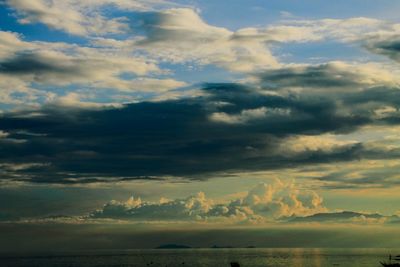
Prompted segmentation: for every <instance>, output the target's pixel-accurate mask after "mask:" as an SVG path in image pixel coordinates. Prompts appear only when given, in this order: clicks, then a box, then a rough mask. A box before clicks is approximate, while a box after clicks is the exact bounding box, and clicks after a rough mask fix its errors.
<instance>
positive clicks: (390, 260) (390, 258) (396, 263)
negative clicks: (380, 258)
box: [380, 255, 400, 267]
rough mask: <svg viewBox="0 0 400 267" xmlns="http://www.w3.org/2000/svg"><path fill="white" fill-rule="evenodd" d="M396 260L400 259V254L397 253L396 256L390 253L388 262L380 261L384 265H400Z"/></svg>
mask: <svg viewBox="0 0 400 267" xmlns="http://www.w3.org/2000/svg"><path fill="white" fill-rule="evenodd" d="M394 261H400V255H397V256H395V257H394V258H393V257H392V255H389V261H388V262H380V263H381V265H382V266H383V267H400V263H398V262H394Z"/></svg>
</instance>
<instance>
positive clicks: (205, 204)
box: [90, 180, 326, 223]
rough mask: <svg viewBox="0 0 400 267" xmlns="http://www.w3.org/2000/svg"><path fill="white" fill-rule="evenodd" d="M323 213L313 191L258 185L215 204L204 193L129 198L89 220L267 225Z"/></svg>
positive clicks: (284, 185) (290, 185)
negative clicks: (157, 198)
mask: <svg viewBox="0 0 400 267" xmlns="http://www.w3.org/2000/svg"><path fill="white" fill-rule="evenodd" d="M323 211H326V208H325V207H324V206H323V204H322V198H321V197H320V196H319V195H318V194H317V193H315V192H314V191H307V190H300V189H298V188H297V187H296V186H295V184H294V183H283V182H282V181H280V180H276V181H275V182H274V183H271V184H265V183H261V184H259V185H257V186H256V187H254V188H253V189H252V190H250V191H249V192H248V193H247V194H246V195H245V196H244V197H243V198H239V199H236V200H233V201H231V202H228V203H215V202H214V201H212V200H210V199H207V198H206V196H205V194H204V193H203V192H199V193H197V194H196V195H194V196H190V197H187V198H184V199H176V200H166V199H161V200H160V201H159V202H143V201H141V199H140V198H137V199H135V198H133V197H131V198H130V199H128V200H127V201H126V202H118V201H114V200H113V201H111V202H109V203H107V204H106V205H104V207H103V208H102V209H101V210H97V211H95V212H93V213H91V214H90V218H110V219H125V220H137V221H143V220H144V221H146V220H156V221H168V220H175V221H182V220H183V221H186V220H197V221H217V222H218V221H222V222H232V223H235V222H266V221H274V220H275V219H282V218H286V217H290V216H306V215H312V214H315V213H318V212H323Z"/></svg>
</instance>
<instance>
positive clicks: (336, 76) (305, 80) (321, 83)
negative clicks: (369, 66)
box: [259, 64, 360, 88]
mask: <svg viewBox="0 0 400 267" xmlns="http://www.w3.org/2000/svg"><path fill="white" fill-rule="evenodd" d="M259 77H260V78H261V80H262V81H263V83H264V84H266V85H270V86H271V87H273V88H282V87H283V88H285V87H288V86H296V87H297V86H301V87H320V88H321V87H322V88H329V87H342V88H346V87H348V86H355V85H359V84H360V82H359V81H358V78H359V75H358V74H357V73H353V72H349V71H347V70H345V69H340V68H337V67H336V66H335V65H334V64H322V65H317V66H307V67H292V68H283V69H277V70H274V71H269V72H265V73H262V74H260V75H259Z"/></svg>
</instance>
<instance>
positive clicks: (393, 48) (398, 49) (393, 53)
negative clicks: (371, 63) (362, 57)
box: [366, 35, 400, 62]
mask: <svg viewBox="0 0 400 267" xmlns="http://www.w3.org/2000/svg"><path fill="white" fill-rule="evenodd" d="M366 48H367V49H368V50H369V51H371V52H373V53H376V54H380V55H384V56H387V57H389V58H391V59H392V60H395V61H397V62H399V61H400V36H399V35H394V36H389V37H385V38H382V37H380V36H372V37H371V38H370V39H369V40H367V44H366Z"/></svg>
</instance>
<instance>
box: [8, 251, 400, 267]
mask: <svg viewBox="0 0 400 267" xmlns="http://www.w3.org/2000/svg"><path fill="white" fill-rule="evenodd" d="M389 253H392V254H394V255H397V254H400V249H399V250H393V249H390V250H387V249H258V248H249V249H168V250H160V249H154V250H123V251H112V252H110V251H102V252H85V253H83V252H80V253H79V254H77V253H71V252H69V253H58V254H53V255H47V256H45V255H31V256H16V255H14V256H11V255H7V256H5V255H2V256H1V257H0V266H2V267H28V266H29V267H33V266H35V267H48V266H57V267H95V266H96V267H134V266H136V267H142V266H143V267H147V266H153V267H161V266H162V267H166V266H169V267H178V266H179V267H180V266H187V267H223V266H226V267H229V266H230V262H233V261H235V262H238V263H240V266H242V267H267V266H271V267H272V266H285V267H287V266H293V267H314V266H315V267H325V266H347V267H353V266H354V267H357V266H363V267H378V266H381V265H380V263H379V261H384V260H386V259H387V258H388V254H389Z"/></svg>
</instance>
